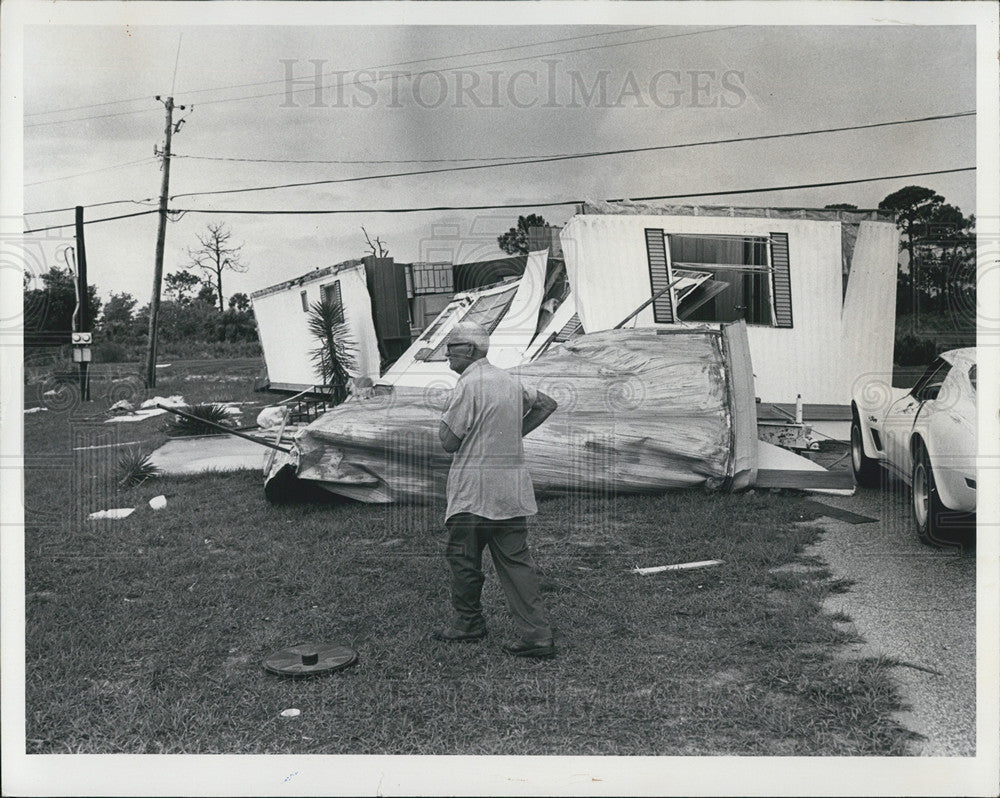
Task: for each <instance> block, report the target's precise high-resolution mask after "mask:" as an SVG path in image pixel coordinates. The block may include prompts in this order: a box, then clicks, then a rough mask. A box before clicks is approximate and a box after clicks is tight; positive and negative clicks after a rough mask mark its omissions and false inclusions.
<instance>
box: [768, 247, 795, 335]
mask: <svg viewBox="0 0 1000 798" xmlns="http://www.w3.org/2000/svg"><path fill="white" fill-rule="evenodd" d="M771 280H772V282H773V284H774V320H775V322H776V323H777V326H778V327H791V326H792V279H791V274H790V272H789V264H788V233H771Z"/></svg>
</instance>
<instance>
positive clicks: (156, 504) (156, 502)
mask: <svg viewBox="0 0 1000 798" xmlns="http://www.w3.org/2000/svg"><path fill="white" fill-rule="evenodd" d="M149 506H150V507H152V508H153V509H154V510H162V509H163V508H164V507H166V506H167V497H166V496H162V495H160V496H154V497H153V498H152V499H150V500H149Z"/></svg>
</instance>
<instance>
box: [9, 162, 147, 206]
mask: <svg viewBox="0 0 1000 798" xmlns="http://www.w3.org/2000/svg"><path fill="white" fill-rule="evenodd" d="M152 160H156V159H155V158H151V157H146V158H140V159H139V160H138V161H129V162H128V163H119V164H115V165H114V166H102V167H101V168H100V169H91V170H90V171H88V172H77V173H76V174H72V175H63V176H62V177H50V178H49V179H47V180H36V181H35V182H34V183H25V184H24V187H25V188H27V187H28V186H40V185H42V184H44V183H56V182H58V181H59V180H70V179H72V178H74V177H83V176H84V175H92V174H96V173H97V172H107V171H108V170H110V169H122V168H124V167H126V166H135V165H136V164H140V163H149V161H152ZM68 210H72V209H71V208H70V209H68Z"/></svg>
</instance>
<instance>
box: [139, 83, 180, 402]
mask: <svg viewBox="0 0 1000 798" xmlns="http://www.w3.org/2000/svg"><path fill="white" fill-rule="evenodd" d="M156 99H157V100H159V101H160V102H162V103H163V105H164V107H165V108H166V109H167V125H166V128H164V137H165V140H164V144H163V152H162V153H160V152H158V151H156V148H155V147H154V148H153V149H154V152H156V154H157V155H162V156H163V167H162V168H163V182H162V183H161V185H160V226H159V229H158V230H157V231H156V264H155V266H154V268H153V294H152V296H151V297H150V300H149V341H148V342H147V344H146V387H147V388H155V387H156V323H157V315H158V314H159V312H160V283H161V282H162V280H163V246H164V242H165V241H166V237H167V198H168V196H169V193H170V139H171V137H172V136H173V134H174V133H175V132H176V131H177V130H180V126H181V122H183V121H184V120H183V119H182V120H181V121H180V122H178V123H177V126H176V128H175V127H174V118H173V117H174V98H173V97H167V99H166V100H162V99H160V95H156ZM177 107H178V108H179V109H180V110H181V111H183V110H184V106H183V105H179V106H177Z"/></svg>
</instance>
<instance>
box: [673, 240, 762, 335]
mask: <svg viewBox="0 0 1000 798" xmlns="http://www.w3.org/2000/svg"><path fill="white" fill-rule="evenodd" d="M667 239H668V241H669V245H670V261H671V265H672V266H673V268H674V270H675V273H676V272H677V271H678V270H691V271H699V272H707V273H709V274H710V275H711V278H712V279H711V282H709V283H704V284H702V285H701V286H699V287H698V288H697V289H696V290H695V291H692V292H691V294H690V295H689V296H688V297H685V298H684V299H686V302H684V301H681V302H679V303H678V308H677V314H678V317H680V318H681V319H683V320H685V321H710V322H730V321H737V320H739V319H745V320H746V322H747V323H748V324H766V325H768V326H770V325H772V324H774V314H773V308H772V302H771V290H772V280H771V264H770V262H769V257H768V243H769V240H768V239H767V238H765V237H761V236H727V235H669V236H667ZM702 298H703V299H704V301H702V302H698V300H699V299H702ZM685 304H687V305H688V306H689V307H688V308H685V307H684V305H685Z"/></svg>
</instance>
